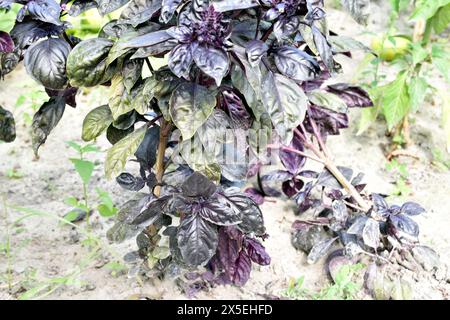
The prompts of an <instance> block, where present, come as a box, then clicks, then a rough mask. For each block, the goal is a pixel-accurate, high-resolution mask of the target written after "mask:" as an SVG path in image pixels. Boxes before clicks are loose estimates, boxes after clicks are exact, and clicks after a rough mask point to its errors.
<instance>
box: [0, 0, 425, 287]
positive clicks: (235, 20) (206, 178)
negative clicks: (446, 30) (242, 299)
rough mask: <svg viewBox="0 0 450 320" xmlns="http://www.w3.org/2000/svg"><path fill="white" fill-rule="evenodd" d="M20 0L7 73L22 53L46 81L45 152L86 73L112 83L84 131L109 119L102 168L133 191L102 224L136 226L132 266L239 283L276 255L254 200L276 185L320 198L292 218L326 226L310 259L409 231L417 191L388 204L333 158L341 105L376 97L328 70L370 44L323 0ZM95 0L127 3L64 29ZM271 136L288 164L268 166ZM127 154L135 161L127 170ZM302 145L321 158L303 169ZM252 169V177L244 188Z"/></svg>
mask: <svg viewBox="0 0 450 320" xmlns="http://www.w3.org/2000/svg"><path fill="white" fill-rule="evenodd" d="M13 3H18V4H20V5H22V8H21V9H20V11H19V13H18V15H17V21H16V24H15V26H14V28H13V29H12V30H11V32H10V33H9V34H8V33H6V32H0V76H1V77H4V76H5V75H6V74H8V73H9V72H11V71H12V70H13V69H14V68H15V67H16V66H17V65H18V63H19V62H20V61H22V60H23V61H24V64H25V67H26V70H27V72H28V73H29V74H30V76H31V77H32V78H33V79H35V80H36V81H37V82H38V83H40V84H42V85H43V86H44V87H45V89H46V91H47V93H48V95H49V100H48V102H46V103H45V104H44V105H42V107H41V108H40V109H39V111H38V112H37V113H36V114H35V116H34V119H33V125H32V129H33V130H32V143H33V148H34V150H35V152H36V154H37V153H38V149H39V148H40V147H41V146H42V145H43V144H44V143H45V141H46V139H47V137H48V135H49V134H50V133H51V131H52V129H53V128H54V127H55V126H56V125H57V124H58V122H59V120H60V119H61V117H62V116H63V114H64V110H65V107H66V105H69V106H71V107H76V94H77V92H78V88H82V87H95V86H100V85H102V86H106V87H109V103H108V104H107V105H103V106H95V107H94V108H92V110H91V111H90V113H89V114H88V115H87V116H86V119H85V120H84V123H83V130H82V138H83V140H85V141H91V140H94V139H96V138H97V137H98V136H100V135H101V134H102V133H104V132H106V137H107V139H108V140H109V142H110V143H111V145H112V146H111V148H110V149H109V151H108V153H107V157H106V162H105V173H106V176H107V177H108V178H116V180H117V182H118V183H119V184H120V186H122V187H123V188H124V189H126V190H130V191H135V192H137V194H136V197H135V198H133V199H132V200H129V201H128V202H126V203H125V204H124V205H123V207H122V209H121V210H120V212H119V214H118V217H117V222H116V224H115V225H114V227H113V228H112V229H111V230H109V231H108V234H107V236H108V239H110V240H111V241H116V242H121V241H124V240H125V239H128V238H130V237H136V241H137V246H138V250H137V251H135V252H131V253H129V254H128V255H126V256H125V260H126V261H127V262H129V263H130V264H131V265H132V266H133V267H132V268H131V269H130V272H132V273H147V274H149V273H150V274H156V275H171V276H173V277H175V278H177V279H184V280H185V281H188V282H189V281H191V282H193V283H196V284H197V286H199V287H202V285H201V283H206V284H207V285H211V284H234V285H237V286H242V285H244V284H245V283H246V282H247V281H248V279H249V277H250V273H251V270H252V264H259V265H263V266H266V265H268V264H270V257H269V255H268V254H267V252H266V250H265V248H264V246H263V245H262V244H261V242H262V241H263V240H265V239H266V238H267V237H268V235H267V234H266V229H265V227H264V220H263V215H262V212H261V210H260V208H259V206H258V205H260V204H262V203H263V202H264V199H265V198H266V197H274V196H281V195H282V194H284V195H285V196H287V197H288V198H291V199H294V200H295V201H296V203H297V205H298V208H299V212H305V211H307V210H309V209H314V210H317V211H318V212H320V214H319V216H318V217H317V218H316V219H315V220H313V221H304V222H301V221H298V222H297V223H296V224H295V226H294V227H295V230H296V233H295V237H294V238H296V239H297V240H298V239H299V238H302V237H304V236H305V234H306V235H307V234H308V230H310V229H311V226H317V225H319V226H320V227H321V228H325V229H326V231H327V232H328V233H327V234H328V235H329V236H330V238H325V239H321V241H319V243H311V246H308V247H307V248H305V251H308V252H309V258H308V260H309V261H312V262H315V261H317V260H318V259H319V258H320V257H321V256H323V255H324V254H325V253H326V252H327V251H328V249H329V248H330V247H331V245H332V244H333V243H334V242H335V241H337V240H338V239H341V242H342V244H343V245H344V246H345V247H346V248H347V247H350V246H353V247H355V246H356V247H358V248H360V250H364V251H365V252H368V251H370V252H371V253H372V254H374V255H376V253H377V250H379V248H380V246H381V244H380V237H384V236H386V237H387V236H390V237H391V238H392V239H397V240H398V241H400V242H402V241H403V240H404V239H409V240H411V239H415V238H416V236H417V233H418V230H417V228H416V226H415V224H414V222H413V221H412V220H411V219H410V218H409V217H408V216H409V215H413V214H417V213H420V212H422V211H423V210H422V209H421V208H420V206H418V205H416V204H409V205H408V204H405V205H404V206H403V207H399V208H397V207H396V208H395V209H392V208H387V207H386V205H385V203H384V202H383V201H384V200H382V199H381V198H380V197H379V196H376V195H374V196H372V197H370V196H367V195H365V194H364V193H363V189H364V187H365V185H364V184H363V183H362V182H361V176H360V175H357V176H356V177H352V176H353V172H352V170H351V169H349V168H342V167H337V166H336V165H335V164H334V163H333V162H332V160H331V156H330V154H329V151H328V150H327V148H326V140H327V136H328V135H337V134H339V132H340V130H341V129H344V128H347V127H348V125H349V119H348V109H349V108H366V107H371V106H372V102H371V100H370V98H369V96H368V94H367V93H366V92H365V91H364V90H362V89H361V88H359V87H356V86H353V85H349V84H344V83H333V75H335V74H336V73H338V72H341V71H342V70H341V69H342V68H341V66H340V65H339V63H338V62H337V61H336V60H335V56H336V55H338V54H343V55H346V56H349V57H351V53H350V51H351V50H353V49H355V48H364V46H363V45H361V44H360V43H357V41H353V42H351V44H349V41H348V39H343V38H342V37H340V36H339V35H337V34H336V33H334V32H333V31H332V30H330V29H329V28H328V25H327V23H326V13H325V10H324V4H323V1H321V0H192V1H191V0H131V1H129V0H112V1H105V0H74V1H71V0H62V1H61V2H60V3H57V2H56V1H55V0H30V1H26V0H24V1H14V0H0V10H2V9H3V10H8V9H9V8H10V6H11V4H13ZM93 9H96V10H98V11H99V12H100V13H101V14H102V15H105V14H108V13H110V12H112V11H115V10H121V15H120V18H119V19H116V20H113V21H110V22H109V23H107V24H106V25H105V26H104V27H103V28H102V30H101V31H100V33H99V34H98V37H96V38H93V39H88V40H81V39H77V38H75V37H70V36H68V35H67V34H66V30H67V28H69V27H70V24H69V23H68V22H66V21H63V20H65V19H63V20H62V17H64V16H66V15H69V16H77V15H79V14H81V13H82V12H84V11H87V10H93ZM353 9H354V10H352V12H351V13H352V14H353V15H354V16H355V17H356V18H357V17H358V14H359V12H358V10H357V8H356V9H355V8H353ZM155 59H159V61H160V62H161V61H162V62H163V66H162V67H160V68H158V69H156V68H154V67H153V65H154V63H153V62H154V61H156V60H155ZM144 70H146V71H147V72H144ZM144 75H146V76H144ZM0 124H1V130H0V139H1V140H4V141H7V142H10V141H13V140H14V138H15V128H14V119H13V117H12V114H11V113H10V112H9V111H7V110H5V109H3V108H0ZM236 141H239V143H237V142H236ZM275 150H277V151H278V153H277V157H278V158H279V160H281V164H282V166H283V167H284V169H279V170H276V171H273V172H270V173H268V174H262V173H261V172H262V168H264V167H265V166H266V165H267V164H268V163H269V162H270V163H271V164H272V161H273V157H272V160H270V156H269V155H270V154H273V153H274V152H273V151H275ZM224 154H226V156H224ZM132 157H133V158H134V161H135V162H137V163H138V164H139V170H138V172H136V173H129V172H123V171H124V167H125V164H126V162H127V160H128V159H129V158H132ZM307 159H309V160H312V161H317V162H320V163H321V164H323V166H324V169H323V171H322V172H313V171H308V170H305V169H304V166H305V162H306V160H307ZM251 177H254V178H255V179H256V180H257V187H256V188H248V189H247V190H246V192H242V191H241V188H242V187H243V186H244V185H245V182H247V181H248V179H250V178H251ZM274 182H275V184H274ZM145 189H147V192H143V191H144V190H145ZM317 189H319V191H320V193H321V194H322V196H321V197H317V192H316V191H317ZM373 200H374V201H373ZM373 202H375V203H377V205H376V206H373V204H372V203H373ZM380 203H381V205H382V206H385V207H386V208H387V209H386V208H384V209H383V210H382V211H383V212H382V213H380V210H379V209H377V208H378V204H380ZM319 209H320V210H319ZM375 213H380V214H381V216H380V217H379V218H376V217H378V216H375ZM355 224H356V226H355ZM330 230H331V231H330ZM405 234H406V235H407V237H405V236H404V235H405ZM399 235H403V237H401V236H399ZM361 239H362V240H361ZM382 240H383V241H384V239H382ZM361 241H362V242H361ZM294 242H295V241H294ZM411 242H412V241H409V243H411ZM349 243H351V245H349ZM300 246H301V245H300Z"/></svg>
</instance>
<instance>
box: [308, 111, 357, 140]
mask: <svg viewBox="0 0 450 320" xmlns="http://www.w3.org/2000/svg"><path fill="white" fill-rule="evenodd" d="M309 117H311V118H312V119H313V120H314V121H315V122H316V123H317V124H318V126H319V128H320V130H321V133H323V134H325V135H326V134H330V135H338V134H339V130H340V129H345V128H348V125H349V120H348V115H347V114H345V113H339V112H335V111H332V110H329V109H327V108H322V107H318V106H314V105H312V106H311V108H310V112H309V113H308V117H307V119H309ZM305 127H306V130H307V131H308V132H310V133H313V129H312V126H311V125H310V123H309V121H306V122H305Z"/></svg>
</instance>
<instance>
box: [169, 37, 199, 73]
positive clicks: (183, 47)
mask: <svg viewBox="0 0 450 320" xmlns="http://www.w3.org/2000/svg"><path fill="white" fill-rule="evenodd" d="M193 61H194V57H193V55H192V49H191V45H190V44H180V45H178V46H176V47H175V48H174V49H173V50H172V51H171V52H170V54H169V68H170V70H172V72H173V73H174V74H175V75H176V76H177V77H179V78H185V79H189V71H190V70H191V65H192V62H193Z"/></svg>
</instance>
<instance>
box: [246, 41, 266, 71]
mask: <svg viewBox="0 0 450 320" xmlns="http://www.w3.org/2000/svg"><path fill="white" fill-rule="evenodd" d="M267 51H269V46H268V45H267V44H266V43H265V42H263V41H261V40H251V41H249V42H248V43H247V46H246V47H245V53H246V54H247V59H248V62H250V65H251V66H252V67H256V66H257V65H259V63H260V61H261V59H262V58H263V57H264V56H265V55H266V54H267Z"/></svg>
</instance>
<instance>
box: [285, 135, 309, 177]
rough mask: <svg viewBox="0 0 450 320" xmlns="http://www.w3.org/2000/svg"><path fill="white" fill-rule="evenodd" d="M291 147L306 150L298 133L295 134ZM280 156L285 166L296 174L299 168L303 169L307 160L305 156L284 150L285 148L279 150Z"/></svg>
mask: <svg viewBox="0 0 450 320" xmlns="http://www.w3.org/2000/svg"><path fill="white" fill-rule="evenodd" d="M289 148H291V149H295V150H298V151H304V147H303V143H302V140H301V139H300V138H299V137H298V136H297V135H294V137H293V138H292V141H291V144H290V145H289ZM279 157H280V160H281V163H282V164H283V165H284V167H285V168H286V169H287V170H288V171H289V172H290V173H292V174H294V175H295V174H297V173H298V171H299V169H301V168H302V167H303V166H304V165H305V162H306V158H305V157H303V156H301V155H299V154H297V153H294V152H292V151H288V150H284V149H283V148H282V149H280V151H279Z"/></svg>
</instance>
